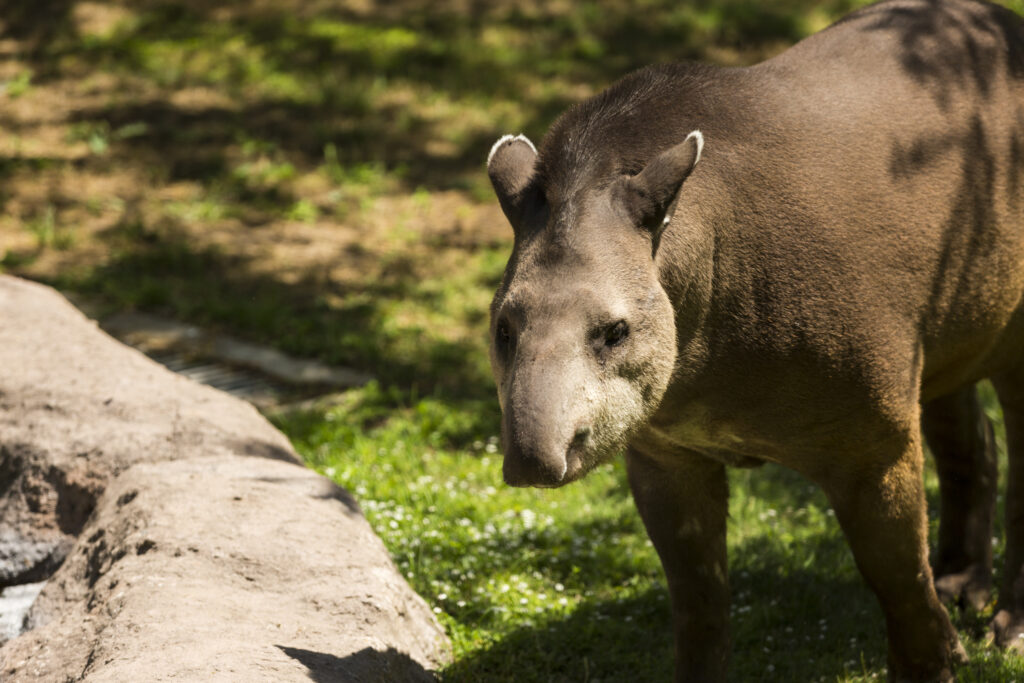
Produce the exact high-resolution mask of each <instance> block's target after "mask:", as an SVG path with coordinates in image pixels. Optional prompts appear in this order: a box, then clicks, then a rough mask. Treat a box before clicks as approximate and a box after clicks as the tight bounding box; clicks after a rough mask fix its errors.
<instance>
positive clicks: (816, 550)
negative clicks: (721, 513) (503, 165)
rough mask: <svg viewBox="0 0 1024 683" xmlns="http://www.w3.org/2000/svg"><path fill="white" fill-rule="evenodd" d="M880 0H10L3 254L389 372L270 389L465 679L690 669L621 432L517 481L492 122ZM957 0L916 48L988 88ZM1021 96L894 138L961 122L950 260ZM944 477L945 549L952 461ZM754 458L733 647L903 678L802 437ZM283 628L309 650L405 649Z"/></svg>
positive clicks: (782, 41)
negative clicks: (598, 460) (436, 624)
mask: <svg viewBox="0 0 1024 683" xmlns="http://www.w3.org/2000/svg"><path fill="white" fill-rule="evenodd" d="M865 4H867V3H866V1H865V0H777V1H775V2H771V3H765V2H761V1H759V0H695V1H694V2H678V1H675V0H641V1H639V2H635V1H627V0H605V1H596V0H595V1H587V2H541V1H539V0H525V1H524V0H496V1H495V2H485V1H483V0H440V1H438V2H432V1H430V0H394V1H393V2H371V1H365V0H303V1H300V0H254V1H251V2H244V1H242V0H212V1H203V0H173V1H172V0H88V1H87V0H53V1H52V2H36V3H34V4H33V3H26V2H15V1H13V0H12V1H8V0H0V133H2V134H0V272H2V273H6V274H11V275H17V276H22V277H25V278H29V279H33V280H38V281H41V282H44V283H47V284H51V285H53V286H55V287H57V288H58V289H60V290H61V291H63V292H66V293H69V295H71V296H73V297H74V298H75V301H76V302H84V303H86V304H88V306H89V309H90V310H92V311H96V312H97V315H99V316H100V317H103V316H106V315H109V314H112V313H115V312H124V311H143V312H147V313H153V314H158V315H162V316H166V317H169V318H174V319H176V320H180V321H184V322H187V323H189V324H193V325H198V326H202V327H204V328H208V329H210V330H215V331H220V332H225V333H230V334H231V335H234V336H237V337H238V338H240V339H245V340H248V341H252V342H258V343H261V344H265V345H269V346H273V347H274V348H276V349H279V350H281V351H284V352H286V353H288V354H291V355H294V356H298V357H303V358H313V359H317V360H319V361H321V362H323V363H327V364H330V365H335V366H341V367H349V368H354V369H357V370H359V371H360V372H364V373H366V374H367V375H368V376H372V377H373V378H374V380H373V381H371V382H370V383H369V384H367V385H366V386H362V387H359V388H356V389H352V390H349V391H346V392H342V393H339V394H336V395H333V396H329V397H326V398H324V399H323V400H319V401H310V402H306V403H303V404H302V405H294V406H286V407H284V408H281V409H279V410H276V411H275V412H273V413H272V414H271V415H270V417H271V419H272V421H273V422H274V423H275V425H276V426H277V427H278V428H280V429H281V430H282V431H284V432H285V433H286V434H287V435H288V437H289V438H290V439H291V440H292V442H293V443H294V445H295V447H296V450H297V451H298V452H299V453H300V454H301V455H302V457H303V458H304V459H305V461H306V463H307V464H308V465H309V466H310V467H312V468H313V469H315V470H316V471H317V472H320V473H321V474H324V475H325V476H327V477H329V478H330V479H331V480H333V481H334V482H337V484H338V485H340V486H342V487H344V488H345V489H346V490H347V491H349V492H350V493H351V495H352V497H354V499H355V502H352V501H351V500H350V498H349V497H348V496H347V495H346V494H344V493H343V492H341V491H332V492H330V493H329V494H330V495H331V496H336V497H338V499H339V500H343V501H344V502H345V503H346V504H348V505H350V506H351V507H352V508H353V509H355V505H356V504H358V506H359V507H360V508H361V509H362V511H363V512H364V513H365V514H366V516H367V518H368V519H369V521H370V522H371V524H372V525H373V527H374V530H375V531H376V532H377V533H378V534H379V535H380V537H381V538H382V539H383V540H384V542H385V544H386V546H387V548H388V550H389V551H390V552H391V555H392V557H393V559H394V562H395V564H396V566H397V567H398V569H399V570H400V571H401V572H402V574H403V575H404V576H405V577H406V579H407V580H408V581H409V583H410V584H411V585H412V587H413V588H414V589H415V590H416V591H417V592H418V593H419V594H420V595H421V596H423V597H424V599H425V600H426V601H427V603H428V604H429V605H430V608H431V609H432V610H433V613H434V614H435V615H436V616H437V618H438V619H439V620H440V622H441V623H442V625H443V626H444V627H445V629H446V630H447V632H448V634H449V637H450V638H451V639H452V641H453V645H454V648H455V659H454V662H453V663H452V664H451V665H450V666H449V667H448V668H447V669H445V670H444V671H442V672H441V678H442V679H443V680H446V681H449V680H450V681H467V682H468V681H479V680H495V681H517V682H518V681H562V680H572V681H587V680H590V681H595V680H602V681H612V680H636V681H646V680H666V679H668V678H669V677H670V676H671V672H672V657H673V644H672V633H671V623H670V619H671V617H670V606H669V595H668V590H667V588H666V585H665V578H664V574H663V572H662V568H661V564H660V562H659V560H658V557H657V554H656V553H655V551H654V549H653V547H652V546H651V544H650V542H649V541H648V538H647V535H646V533H645V531H644V527H643V524H642V523H641V520H640V518H639V516H638V515H637V513H636V510H635V509H634V504H633V502H632V499H631V496H630V494H629V488H628V485H627V482H626V474H625V467H624V465H623V463H622V458H619V459H618V460H616V461H615V462H613V463H611V464H605V465H601V466H600V467H598V468H597V469H596V470H595V471H594V472H593V473H592V475H590V476H589V477H588V478H587V479H586V480H585V481H581V482H579V483H576V484H573V485H572V486H570V487H566V488H564V489H558V490H550V491H549V490H544V491H541V490H533V489H530V490H523V489H511V488H509V487H506V486H505V485H504V484H503V483H502V479H501V467H502V462H501V458H502V455H501V453H500V447H499V439H498V433H499V431H500V429H499V428H500V408H499V405H498V401H497V398H496V396H495V387H494V383H493V380H492V378H491V371H490V368H489V362H488V347H487V344H488V319H489V318H488V316H489V311H488V307H489V304H490V301H491V297H492V295H493V293H494V290H495V288H496V287H497V286H498V283H499V282H500V280H501V276H502V271H503V268H504V267H505V264H506V261H507V259H508V257H509V252H510V250H511V247H512V238H513V235H512V230H511V228H509V226H508V223H507V221H506V219H505V217H504V216H503V214H502V212H501V209H500V208H499V206H498V202H497V200H496V199H495V197H494V194H493V191H492V190H491V187H490V185H489V184H488V180H487V175H486V171H485V168H484V162H485V159H486V157H487V151H488V150H489V149H490V147H491V145H492V144H493V142H494V141H495V140H497V139H498V138H499V136H501V135H503V134H506V133H513V134H515V133H524V134H526V135H528V136H529V137H530V138H531V139H532V140H534V141H539V140H540V139H541V138H542V137H543V135H544V133H545V131H547V130H548V128H549V127H550V125H551V124H552V122H553V121H554V120H555V119H556V117H557V116H558V115H559V114H560V113H561V112H563V111H565V110H566V109H567V108H569V107H571V106H572V105H574V104H576V103H578V102H580V101H582V100H584V99H586V98H587V97H589V96H591V95H593V94H595V93H597V92H599V91H601V90H602V89H604V88H606V87H607V86H608V85H610V84H611V83H613V82H615V81H616V80H618V79H619V78H620V77H622V76H623V75H625V74H626V73H628V72H629V71H631V70H633V69H637V68H639V67H641V66H644V65H647V64H651V63H657V62H669V61H680V60H701V61H706V62H710V63H714V64H718V65H722V66H727V67H733V66H736V67H738V66H746V65H750V64H754V63H757V62H759V61H762V60H764V59H767V58H770V57H772V56H774V55H776V54H778V53H780V52H781V51H783V50H784V49H785V48H787V47H788V46H790V45H792V44H793V43H795V42H796V41H798V40H800V39H801V38H803V37H805V36H807V35H809V34H811V33H814V32H816V31H818V30H820V29H822V28H824V27H826V26H827V25H829V24H830V23H831V22H832V21H833V20H834V19H836V18H838V17H840V16H842V15H843V14H844V13H846V12H848V11H850V10H853V9H856V8H858V7H861V6H863V5H865ZM1001 4H1003V5H1005V6H1008V7H1010V8H1011V9H1012V10H1013V11H1016V12H1018V13H1024V2H1022V0H1005V1H1004V2H1002V3H1001ZM930 28H931V29H932V30H930V31H922V30H917V31H916V32H910V33H906V34H905V35H903V36H902V44H903V45H904V47H905V53H904V54H903V55H902V64H903V66H904V68H905V69H906V70H907V72H908V73H911V74H913V77H914V79H916V81H917V82H919V83H921V84H923V85H924V86H925V87H926V88H928V92H929V94H930V96H931V97H933V98H934V99H935V101H936V102H940V103H942V102H946V101H948V100H949V98H950V93H951V92H953V91H954V90H956V89H973V90H977V91H978V92H979V93H981V96H982V97H985V96H987V94H988V92H989V90H990V89H991V88H992V78H993V76H992V74H993V71H992V69H993V68H994V67H993V64H994V63H995V61H996V60H999V59H1007V60H1009V62H1008V63H1011V64H1020V63H1022V62H1021V57H1020V55H1018V54H1016V53H1014V54H1013V55H1005V56H1004V55H997V54H994V53H993V52H992V50H991V49H990V47H989V46H986V45H984V44H978V45H972V47H971V54H972V55H974V56H976V59H974V60H973V61H972V62H971V63H969V64H965V63H960V62H956V61H955V60H952V61H941V60H940V61H939V62H937V63H938V65H939V66H938V67H936V66H935V64H936V62H935V61H934V60H933V61H931V62H928V61H927V60H924V59H923V58H922V56H921V55H922V54H924V53H927V52H928V51H930V50H934V49H937V48H936V46H939V47H941V45H942V44H943V42H942V41H945V40H960V39H963V36H961V35H959V34H958V33H957V32H956V30H955V27H953V28H951V27H948V26H933V27H930ZM899 30H900V28H899V26H893V25H890V24H886V23H884V22H883V23H879V24H877V25H875V26H872V27H871V29H870V30H869V31H868V32H867V33H868V35H867V36H866V37H865V40H866V41H869V40H871V36H872V35H874V34H875V33H888V32H892V31H899ZM1015 76H1016V77H1017V78H1021V79H1024V73H1017V74H1015ZM1015 117H1016V119H1015V120H1017V121H1018V122H1019V123H1020V125H1018V126H1017V131H1018V135H1017V136H1016V137H1014V138H1013V139H1012V140H1008V141H1007V140H996V139H994V138H993V136H992V134H991V132H990V123H989V122H987V121H986V120H983V118H982V117H980V116H976V117H975V118H974V119H973V125H972V127H971V128H970V130H968V131H959V132H956V131H950V132H948V133H945V134H941V135H931V136H922V137H921V138H919V139H913V140H893V141H892V144H891V146H889V147H888V148H887V149H885V150H882V152H881V153H883V154H884V155H885V159H887V164H888V165H887V168H888V172H889V175H890V176H891V178H892V179H893V180H894V181H895V182H900V183H906V184H908V185H909V184H912V183H915V182H917V181H918V180H919V178H920V177H922V174H923V173H924V172H925V171H927V170H928V169H930V168H932V166H933V165H934V164H937V163H940V162H941V161H942V160H943V159H947V158H948V150H949V149H950V148H953V149H954V150H955V156H956V163H957V164H959V175H958V176H957V177H958V178H960V179H961V182H960V183H959V186H958V187H957V192H956V194H955V196H954V197H951V198H950V199H949V202H950V206H951V212H950V223H949V225H947V226H946V230H945V232H944V233H943V236H942V238H943V240H944V243H943V250H942V253H943V259H944V260H943V261H942V262H941V263H938V264H936V268H938V269H946V268H948V267H950V264H949V263H948V262H947V261H946V260H945V259H947V258H950V259H951V258H960V256H958V255H959V254H964V253H966V254H967V256H968V257H971V256H973V255H976V254H977V253H978V252H979V250H984V249H985V248H986V247H987V246H991V245H986V243H985V240H984V239H983V238H982V237H981V236H979V235H976V234H969V233H965V232H963V231H960V230H959V229H958V228H959V225H960V223H961V222H962V219H964V218H968V219H970V221H969V222H973V223H975V224H979V225H980V224H983V223H985V222H986V220H987V219H988V218H990V216H986V214H985V212H986V211H991V207H990V205H991V193H992V192H993V190H992V186H993V179H994V176H993V161H992V160H993V154H995V152H996V149H997V148H998V146H999V145H1001V144H1003V143H1006V145H1008V149H1009V154H1011V155H1012V156H1013V158H1014V159H1015V160H1016V161H1019V160H1020V159H1022V158H1024V111H1021V112H1016V113H1015ZM1000 149H1001V148H1000ZM1010 182H1011V183H1014V184H1024V177H1018V176H1016V175H1015V176H1013V178H1012V179H1011V180H1010ZM1021 196H1022V197H1024V194H1022V195H1021ZM1021 201H1024V200H1021ZM666 220H667V219H666ZM969 260H970V259H969V258H967V259H966V260H965V263H964V264H962V267H963V269H964V272H963V274H964V278H966V275H967V274H968V273H967V269H969V268H970V267H971V266H970V264H969V263H967V261H969ZM954 265H955V264H954ZM936 286H938V285H936ZM943 294H944V293H943V292H940V291H937V290H936V291H933V292H932V293H931V301H932V302H939V301H940V299H941V296H940V295H943ZM937 305H938V303H933V306H937ZM933 313H934V311H933ZM948 362H950V363H955V362H957V358H950V359H948ZM981 392H982V404H983V406H984V408H985V410H986V411H987V412H988V414H989V416H990V417H991V418H993V420H994V422H995V426H996V444H997V449H998V452H999V458H1000V461H999V462H1000V467H1001V468H1002V469H1004V470H1005V466H1006V465H1005V460H1006V458H1005V453H1006V442H1005V430H1004V428H1003V426H1002V422H1001V419H1000V414H999V409H998V405H997V402H996V400H995V396H994V393H993V391H992V389H991V387H990V386H988V385H984V386H983V387H982V390H981ZM266 455H269V456H270V457H273V456H274V454H273V453H267V454H266ZM926 483H927V488H926V492H927V496H928V504H929V510H930V515H931V516H930V522H931V526H930V531H931V542H932V547H933V548H934V547H935V543H936V540H937V537H938V521H937V510H938V509H939V505H940V501H939V498H938V483H937V477H936V475H935V472H934V467H933V466H932V465H931V464H929V466H928V469H927V472H926ZM729 485H730V494H731V498H730V507H729V519H728V531H729V547H728V550H729V562H730V579H729V581H730V588H731V593H732V600H733V602H732V608H731V618H732V629H733V658H732V662H733V664H732V667H733V668H732V669H731V675H732V676H733V678H734V680H738V681H748V680H749V681H753V680H757V681H796V680H807V681H818V680H828V681H833V680H841V681H869V680H878V679H884V677H885V670H886V669H885V667H886V638H885V633H884V630H883V628H882V624H883V621H884V619H883V616H882V613H881V611H880V609H879V607H878V605H877V602H876V600H875V598H874V595H873V594H872V593H871V591H870V590H869V589H868V588H867V587H866V586H865V584H864V582H863V580H862V579H861V577H860V574H859V573H858V571H857V567H856V565H855V563H854V559H853V555H852V554H851V552H850V550H849V548H848V546H847V543H846V541H845V539H844V537H843V535H842V532H841V530H840V528H839V525H838V523H837V522H836V519H835V516H834V514H833V512H832V510H831V507H830V505H829V503H828V501H827V500H826V498H825V496H824V494H822V493H821V492H820V491H819V490H818V489H817V488H816V487H814V486H812V485H811V484H810V483H809V482H808V481H807V480H805V479H803V478H801V477H799V476H797V475H796V474H794V473H793V472H791V471H789V470H785V469H782V468H780V467H776V466H774V465H768V466H765V467H762V468H759V469H754V470H734V471H731V472H730V474H729ZM1001 490H1002V489H1001ZM325 495H328V494H325ZM999 500H1000V514H999V515H998V516H997V518H996V520H997V521H996V537H997V538H1000V539H1001V538H1002V536H1003V533H1002V524H1003V522H1002V512H1001V507H1002V495H1001V496H1000V499H999ZM1003 552H1004V548H1003V544H1002V541H999V542H998V544H997V545H995V546H994V556H995V566H996V574H997V577H996V585H998V583H999V578H1000V572H1001V567H1002V561H1003ZM992 609H993V605H992V604H989V605H985V606H984V607H983V609H982V610H981V611H980V612H969V611H958V610H953V611H952V614H953V620H954V624H955V626H956V627H957V629H958V631H959V632H960V634H961V637H962V638H963V639H964V641H965V645H966V646H967V649H968V651H969V653H970V654H971V656H972V662H971V664H969V665H967V666H965V667H964V669H963V670H962V671H961V674H960V680H964V681H987V680H1003V679H1005V677H1006V676H1011V677H1012V676H1017V677H1018V678H1024V663H1022V661H1021V660H1020V659H1019V658H1017V657H1015V656H1013V655H1008V654H1004V653H1002V652H1000V651H997V650H995V649H993V648H990V647H987V646H986V645H985V643H984V638H985V628H986V626H987V623H988V620H989V618H990V617H991V616H992V614H991V613H992ZM280 649H281V651H282V652H284V653H285V654H287V655H288V657H290V658H291V659H293V660H294V661H295V662H298V663H300V664H302V665H303V666H305V667H306V668H307V669H308V670H309V671H310V672H311V673H310V675H311V676H312V677H313V679H314V680H333V679H332V678H331V675H332V672H337V671H341V670H346V671H359V672H372V671H373V670H374V666H375V664H376V663H377V662H378V660H379V656H378V653H376V652H374V651H372V650H370V651H365V652H361V653H357V654H356V655H353V656H352V657H350V658H348V659H346V660H341V659H339V658H336V657H333V656H332V655H328V654H325V653H321V652H313V651H308V650H302V649H297V648H292V647H290V646H289V645H288V643H285V642H282V643H281V645H280ZM409 667H410V668H409V671H414V670H415V671H414V673H416V674H421V673H423V672H422V670H421V669H419V668H417V667H419V665H418V664H416V663H415V662H412V660H410V663H409Z"/></svg>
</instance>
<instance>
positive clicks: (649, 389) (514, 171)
mask: <svg viewBox="0 0 1024 683" xmlns="http://www.w3.org/2000/svg"><path fill="white" fill-rule="evenodd" d="M549 137H550V135H549ZM545 142H546V143H547V140H545ZM702 145H703V138H702V137H701V135H700V133H698V132H696V131H695V132H694V133H691V134H690V135H689V136H688V137H685V138H684V139H682V140H679V141H678V143H677V144H675V145H674V146H672V147H670V148H668V149H666V150H663V151H661V152H660V154H658V155H656V156H654V158H652V159H646V160H642V161H637V162H634V163H635V164H641V163H642V167H641V168H635V169H633V172H626V173H620V172H618V171H615V172H613V173H610V174H609V173H604V174H603V179H602V180H601V181H600V182H596V183H593V182H582V181H581V178H585V177H587V174H584V173H581V172H574V169H573V168H571V167H567V164H568V166H571V165H572V161H571V160H569V161H568V162H567V160H566V159H564V158H560V159H555V160H553V161H552V160H550V159H549V158H548V156H547V155H549V154H557V150H556V151H552V150H550V149H549V148H548V147H547V146H545V147H544V149H542V152H541V154H540V156H538V153H537V151H536V149H535V148H534V146H533V144H532V143H531V142H530V141H529V140H528V139H526V138H525V137H522V136H516V137H512V136H506V137H503V138H502V139H500V140H499V141H498V142H497V143H496V144H495V145H494V147H493V149H492V150H491V154H490V157H489V158H488V161H487V171H488V175H489V176H490V178H491V182H492V184H493V185H494V189H495V191H496V192H497V195H498V199H499V201H500V202H501V207H502V209H503V210H504V212H505V215H506V217H507V218H508V220H509V222H510V223H511V224H512V228H513V230H514V233H515V246H514V248H513V252H512V256H511V258H510V259H509V263H508V266H507V268H506V270H505V275H504V278H503V280H502V283H501V286H500V287H499V289H498V292H497V294H496V295H495V297H494V301H493V303H492V304H491V328H490V333H491V367H492V369H493V371H494V377H495V380H496V382H497V387H498V396H499V399H500V402H501V408H502V445H503V448H504V453H505V462H504V476H505V481H506V483H508V484H511V485H513V486H544V487H549V486H560V485H562V484H566V483H568V482H570V481H573V480H575V479H579V478H580V477H582V476H583V475H584V474H586V472H588V471H589V470H590V469H592V468H593V467H594V466H595V465H597V464H600V463H601V462H603V461H606V460H608V459H609V458H610V457H612V456H613V455H615V454H616V453H617V452H618V451H619V450H620V449H621V448H622V447H623V446H624V445H625V444H626V442H627V440H628V439H629V437H630V436H631V435H632V434H633V433H635V431H636V430H637V429H638V428H639V427H640V426H641V425H642V424H643V423H644V422H645V421H646V420H647V419H648V418H649V417H650V415H651V414H652V412H653V411H654V410H655V409H656V408H657V406H658V404H659V403H660V401H661V399H662V396H663V395H664V393H665V390H666V388H667V386H668V383H669V379H670V378H671V375H672V371H673V366H674V363H675V357H676V331H675V321H674V314H673V308H672V305H671V303H670V302H669V298H668V296H667V295H666V293H665V290H664V289H663V288H662V285H661V282H660V279H659V271H658V268H657V266H656V261H655V259H656V256H657V251H658V243H659V239H660V237H661V232H662V230H663V229H664V227H665V225H666V223H667V222H668V218H669V217H670V216H671V215H672V211H673V210H674V206H675V201H676V198H677V195H678V194H679V191H680V188H681V187H682V185H683V182H684V180H686V178H687V177H688V176H689V175H690V173H691V171H692V170H693V168H694V166H695V164H696V163H697V161H698V159H699V158H700V154H701V148H702ZM581 163H583V162H581ZM591 165H592V166H593V164H591ZM576 170H579V169H576ZM606 170H607V169H606ZM589 177H590V178H591V179H592V178H593V177H594V175H593V174H590V176H589Z"/></svg>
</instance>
